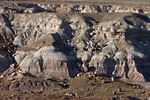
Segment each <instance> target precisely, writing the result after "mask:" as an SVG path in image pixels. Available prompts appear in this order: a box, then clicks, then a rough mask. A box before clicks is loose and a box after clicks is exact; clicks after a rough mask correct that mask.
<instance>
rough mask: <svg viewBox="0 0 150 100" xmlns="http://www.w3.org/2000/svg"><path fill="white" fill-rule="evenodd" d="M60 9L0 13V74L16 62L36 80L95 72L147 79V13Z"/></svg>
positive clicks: (149, 46) (149, 50) (149, 22)
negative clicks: (0, 43) (0, 41)
mask: <svg viewBox="0 0 150 100" xmlns="http://www.w3.org/2000/svg"><path fill="white" fill-rule="evenodd" d="M18 5H21V4H18ZM22 5H23V4H22ZM25 6H26V5H25ZM40 6H42V5H40ZM61 6H62V5H61ZM61 6H58V5H57V6H56V5H55V6H54V7H56V11H57V12H61V13H54V12H53V13H52V12H51V13H46V12H45V13H38V10H37V13H32V14H25V13H22V14H14V13H12V14H2V15H1V20H2V21H1V37H2V38H3V39H4V40H3V41H2V44H3V45H1V50H2V51H3V52H1V54H2V55H3V56H0V57H1V58H2V60H1V59H0V61H1V62H0V63H1V65H0V67H2V68H4V69H3V70H1V72H4V71H5V70H6V69H7V68H8V67H9V65H10V64H11V63H16V65H17V66H18V67H19V68H20V70H21V72H22V73H30V74H32V75H34V76H38V77H46V78H49V77H57V78H61V79H64V78H72V77H75V76H76V75H77V74H78V73H80V72H83V71H84V72H87V71H94V72H95V73H98V74H106V75H109V76H115V77H118V78H121V79H122V80H131V81H149V80H150V78H149V75H150V74H149V69H150V67H149V66H150V61H149V58H150V40H149V38H150V28H149V27H150V19H149V16H148V15H142V14H131V13H98V14H91V12H102V11H104V9H102V8H104V7H102V8H101V7H99V6H97V5H94V6H93V8H92V9H94V10H87V11H86V10H84V11H85V12H88V14H81V13H74V14H73V13H62V12H63V11H61V10H58V8H59V7H60V8H61V9H64V7H61ZM76 6H77V7H78V5H76ZM35 7H36V6H35ZM46 7H48V8H49V9H48V8H46ZM51 7H53V6H49V5H46V6H44V7H43V9H47V11H53V10H52V9H51ZM57 7H58V8H57ZM79 8H84V7H79ZM85 8H88V7H85ZM85 8H84V9H85ZM53 9H54V8H53ZM67 9H70V8H68V7H67ZM89 9H91V8H89ZM95 9H96V10H95ZM68 11H70V10H67V11H66V12H68ZM72 11H75V10H72ZM72 11H71V12H72ZM84 11H83V10H79V12H82V13H83V12H84ZM107 12H110V10H109V11H107ZM115 12H116V11H115ZM7 42H8V43H9V44H8V43H7ZM4 46H6V47H7V48H6V47H5V48H4ZM9 47H11V48H9ZM2 62H3V63H2ZM5 62H9V63H5Z"/></svg>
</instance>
